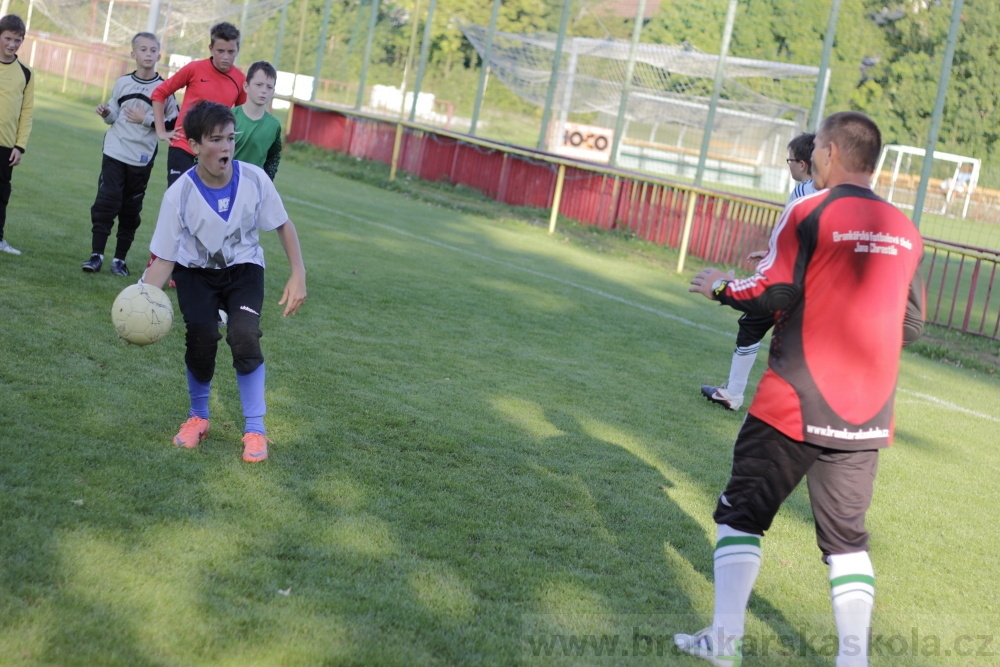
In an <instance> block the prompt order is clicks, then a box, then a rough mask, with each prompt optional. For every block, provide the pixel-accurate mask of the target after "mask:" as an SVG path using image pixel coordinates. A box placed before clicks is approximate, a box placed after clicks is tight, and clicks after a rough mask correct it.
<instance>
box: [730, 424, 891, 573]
mask: <svg viewBox="0 0 1000 667" xmlns="http://www.w3.org/2000/svg"><path fill="white" fill-rule="evenodd" d="M877 468H878V450H877V449H872V450H866V451H860V452H845V451H840V450H836V449H828V448H826V447H818V446H815V445H810V444H807V443H804V442H800V441H798V440H793V439H791V438H789V437H788V436H786V435H784V434H783V433H781V432H780V431H778V430H777V429H775V428H774V427H773V426H770V425H768V424H766V423H764V422H763V421H761V420H760V419H757V418H756V417H754V416H752V415H747V418H746V421H744V422H743V426H742V428H741V429H740V433H739V435H738V436H737V437H736V444H735V446H734V447H733V470H732V474H731V475H730V478H729V483H728V484H727V485H726V490H725V491H724V492H723V493H722V495H721V496H719V502H718V504H717V505H716V509H715V515H714V518H715V522H716V523H717V524H726V525H728V526H731V527H733V528H735V529H736V530H741V531H743V532H746V533H752V534H754V535H763V534H764V532H765V531H766V530H767V529H768V528H770V527H771V522H772V521H773V520H774V515H775V514H777V513H778V509H779V508H780V507H781V504H782V503H783V502H785V499H786V498H787V497H788V496H789V494H791V492H792V491H794V490H795V487H796V486H797V485H798V483H799V482H800V481H801V480H802V478H803V477H805V478H806V481H807V484H808V487H809V502H810V503H811V505H812V512H813V517H814V518H815V520H816V542H817V543H818V544H819V548H820V551H822V552H823V557H824V559H825V558H826V556H830V555H832V554H843V553H852V552H856V551H867V550H868V531H866V530H865V513H866V512H867V511H868V507H869V506H870V505H871V501H872V490H873V486H874V483H875V472H876V470H877Z"/></svg>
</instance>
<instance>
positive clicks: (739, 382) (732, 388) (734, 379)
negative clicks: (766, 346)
mask: <svg viewBox="0 0 1000 667" xmlns="http://www.w3.org/2000/svg"><path fill="white" fill-rule="evenodd" d="M759 349H760V343H756V344H754V345H750V346H749V347H737V348H736V351H734V352H733V362H732V364H730V366H729V382H727V383H726V389H727V390H728V391H729V395H730V396H739V397H742V396H743V392H744V391H746V388H747V382H748V381H749V380H750V371H751V370H752V369H753V362H754V361H756V360H757V350H759Z"/></svg>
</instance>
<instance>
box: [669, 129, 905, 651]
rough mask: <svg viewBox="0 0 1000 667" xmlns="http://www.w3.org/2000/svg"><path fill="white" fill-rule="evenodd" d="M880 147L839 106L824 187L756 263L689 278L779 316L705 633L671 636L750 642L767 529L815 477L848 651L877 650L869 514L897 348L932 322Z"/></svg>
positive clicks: (738, 454)
mask: <svg viewBox="0 0 1000 667" xmlns="http://www.w3.org/2000/svg"><path fill="white" fill-rule="evenodd" d="M881 147H882V139H881V134H880V132H879V129H878V127H877V126H876V125H875V123H873V122H872V121H871V120H870V119H869V118H868V117H867V116H865V115H864V114H860V113H854V112H844V113H837V114H833V115H832V116H830V117H828V118H827V119H826V120H824V121H823V125H822V126H821V127H820V130H819V132H818V134H817V136H816V140H815V145H814V148H813V155H812V169H813V171H812V173H813V177H814V180H815V185H816V187H817V188H819V189H821V191H820V192H817V193H815V194H813V195H809V196H807V197H804V198H802V199H799V200H798V201H797V202H796V203H795V204H793V205H792V206H790V207H789V208H787V209H786V210H785V212H784V214H783V215H782V217H781V219H780V220H779V222H778V225H777V227H776V229H775V231H774V233H773V235H772V237H771V239H772V241H771V244H770V249H769V251H768V254H767V255H766V256H765V258H764V259H763V260H761V262H760V264H759V265H758V266H757V271H758V273H757V275H754V276H753V277H751V278H746V279H743V280H735V279H733V278H732V277H731V275H730V274H724V273H722V272H721V271H719V270H717V269H705V270H704V271H702V272H701V273H699V274H698V275H697V276H695V278H694V279H692V281H691V284H692V285H693V287H692V288H691V291H692V292H699V293H701V294H703V295H704V296H706V297H708V298H710V299H713V300H716V301H719V302H720V303H724V304H727V305H729V306H732V307H733V308H736V309H738V310H741V311H744V312H748V313H756V314H772V315H773V316H774V317H775V326H774V333H773V334H772V337H771V349H770V358H769V360H768V369H767V371H766V373H765V374H764V377H763V379H762V380H761V382H760V386H759V387H758V389H757V393H756V395H755V397H754V400H753V403H752V404H751V406H750V409H749V414H748V415H747V418H746V421H744V423H743V426H742V427H741V429H740V433H739V435H738V436H737V439H736V444H735V445H734V448H733V468H732V474H731V476H730V479H729V482H728V484H727V486H726V489H725V491H724V492H723V493H722V495H720V496H719V500H718V503H717V505H716V510H715V514H714V518H715V522H716V524H718V542H717V543H716V550H715V584H716V598H715V600H716V607H715V617H714V619H713V624H712V626H711V627H710V628H707V629H706V630H704V631H702V632H699V633H696V634H693V635H686V634H684V635H676V636H675V641H676V643H677V645H678V647H680V648H681V649H682V650H683V651H685V652H687V653H692V654H694V655H699V656H702V657H706V656H713V657H723V656H732V655H734V654H735V653H736V652H738V651H739V644H738V643H737V642H735V641H734V640H736V639H739V638H741V637H742V635H743V621H744V614H745V609H746V604H747V600H748V599H749V596H750V592H751V590H752V588H753V584H754V581H755V580H756V577H757V572H758V570H759V568H760V554H761V551H760V543H761V542H760V541H761V538H762V536H763V535H764V532H765V531H766V530H768V528H770V526H771V522H772V520H773V519H774V516H775V514H776V513H777V511H778V508H779V507H780V506H781V504H782V503H783V502H784V500H785V498H787V497H788V495H789V494H790V493H791V492H792V490H794V489H795V487H796V486H797V485H798V483H799V481H801V479H802V478H803V477H806V478H807V481H808V486H809V500H810V503H811V505H812V511H813V516H814V518H815V520H816V539H817V542H818V544H819V547H820V550H821V551H822V553H823V557H824V560H825V562H827V563H828V564H829V565H830V587H831V599H832V602H833V608H834V617H835V619H836V622H837V631H838V635H839V646H838V659H837V665H867V637H868V628H869V625H870V619H871V609H872V603H873V601H874V595H875V578H874V570H873V569H872V564H871V560H870V559H869V557H868V537H869V535H868V532H867V531H866V530H865V514H866V512H867V510H868V507H869V505H870V504H871V499H872V490H873V485H874V480H875V471H876V469H877V464H878V451H879V449H881V448H884V447H888V446H889V445H890V444H891V442H892V434H893V427H894V424H893V407H894V399H895V393H896V380H897V376H898V374H899V357H900V351H901V349H902V347H903V345H905V344H908V343H911V342H913V341H914V340H916V339H917V338H918V337H919V336H920V334H921V332H922V331H923V308H924V294H923V285H922V281H921V276H920V271H919V267H920V262H921V259H922V257H923V243H922V241H921V239H920V234H919V232H918V231H917V228H916V227H915V226H914V225H913V223H912V222H911V221H910V220H909V219H908V218H907V217H906V216H905V215H903V214H902V213H901V212H900V211H899V210H897V209H896V208H894V207H893V206H892V205H890V204H888V203H886V202H885V201H883V200H882V199H880V198H879V197H878V196H876V195H875V194H874V193H873V192H872V191H871V189H870V187H869V183H870V180H871V174H872V172H873V171H874V169H875V164H876V161H877V160H878V156H879V153H880V151H881ZM824 188H825V189H824Z"/></svg>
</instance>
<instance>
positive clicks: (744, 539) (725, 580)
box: [712, 524, 760, 655]
mask: <svg viewBox="0 0 1000 667" xmlns="http://www.w3.org/2000/svg"><path fill="white" fill-rule="evenodd" d="M759 571H760V535H752V534H750V533H744V532H743V531H740V530H736V529H735V528H731V527H729V526H727V525H725V524H720V525H719V533H718V540H717V541H716V543H715V616H714V618H713V619H712V635H713V636H712V639H713V640H715V641H716V646H717V647H719V650H720V654H723V655H725V654H728V655H732V649H730V646H732V647H733V649H734V648H735V646H736V644H735V642H736V641H737V640H740V639H742V638H743V621H744V617H745V615H746V610H747V602H748V601H749V600H750V592H751V591H752V590H753V584H754V582H755V581H756V580H757V573H758V572H759Z"/></svg>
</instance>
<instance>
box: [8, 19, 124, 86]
mask: <svg viewBox="0 0 1000 667" xmlns="http://www.w3.org/2000/svg"><path fill="white" fill-rule="evenodd" d="M114 10H115V0H111V1H110V2H109V3H108V18H107V19H106V20H105V21H104V39H102V40H101V41H102V42H103V43H105V44H107V43H108V33H109V32H111V13H112V12H114ZM0 14H2V15H4V16H6V15H7V14H6V12H4V11H3V10H0ZM102 99H103V96H102Z"/></svg>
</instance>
